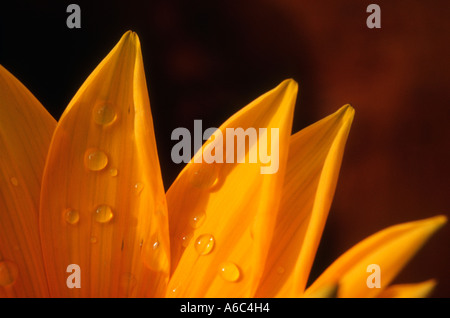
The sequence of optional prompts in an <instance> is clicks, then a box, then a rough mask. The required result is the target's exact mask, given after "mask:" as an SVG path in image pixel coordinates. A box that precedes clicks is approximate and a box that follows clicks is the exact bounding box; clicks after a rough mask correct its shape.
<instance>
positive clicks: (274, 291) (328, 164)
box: [257, 105, 354, 297]
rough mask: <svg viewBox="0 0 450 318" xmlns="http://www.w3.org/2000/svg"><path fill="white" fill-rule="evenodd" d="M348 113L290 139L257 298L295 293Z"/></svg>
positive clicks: (331, 185)
mask: <svg viewBox="0 0 450 318" xmlns="http://www.w3.org/2000/svg"><path fill="white" fill-rule="evenodd" d="M353 117H354V109H353V108H352V107H351V106H350V105H346V106H343V107H342V108H341V109H339V110H338V111H337V112H335V113H334V114H332V115H330V116H328V117H326V118H324V119H322V120H320V121H318V122H316V123H314V124H313V125H311V126H309V127H306V128H305V129H303V130H301V131H299V132H298V133H296V134H295V135H294V136H292V137H291V142H290V148H289V158H288V164H287V170H286V178H285V181H284V186H283V195H282V199H281V204H280V212H279V213H278V218H277V221H276V228H275V233H274V240H273V243H272V245H271V248H270V251H269V258H268V261H267V264H266V269H265V273H264V276H263V279H262V282H261V286H260V288H259V290H258V293H257V295H258V296H259V297H274V296H277V297H298V296H301V294H302V293H303V291H304V288H305V285H306V282H307V280H308V275H309V271H310V269H311V266H312V263H313V261H314V257H315V253H316V251H317V247H318V245H319V241H320V238H321V235H322V231H323V228H324V225H325V221H326V219H327V216H328V211H329V208H330V205H331V201H332V199H333V195H334V190H335V188H336V182H337V178H338V174H339V169H340V166H341V161H342V156H343V152H344V147H345V143H346V140H347V136H348V133H349V130H350V126H351V123H352V120H353Z"/></svg>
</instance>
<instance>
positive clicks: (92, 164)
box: [84, 149, 108, 171]
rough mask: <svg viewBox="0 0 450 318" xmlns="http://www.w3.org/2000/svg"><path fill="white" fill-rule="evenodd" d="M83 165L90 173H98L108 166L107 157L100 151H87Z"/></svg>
mask: <svg viewBox="0 0 450 318" xmlns="http://www.w3.org/2000/svg"><path fill="white" fill-rule="evenodd" d="M84 164H85V165H86V168H88V169H89V170H91V171H100V170H102V169H104V168H105V167H106V165H107V164H108V156H107V155H106V154H105V153H104V152H103V151H101V150H98V149H88V150H87V151H86V154H85V156H84Z"/></svg>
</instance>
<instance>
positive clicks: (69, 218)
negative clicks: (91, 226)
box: [64, 208, 80, 224]
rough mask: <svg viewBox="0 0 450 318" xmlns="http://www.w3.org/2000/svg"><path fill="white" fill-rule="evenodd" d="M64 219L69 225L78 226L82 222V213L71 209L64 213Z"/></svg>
mask: <svg viewBox="0 0 450 318" xmlns="http://www.w3.org/2000/svg"><path fill="white" fill-rule="evenodd" d="M64 218H65V219H66V222H67V223H69V224H77V223H78V221H79V220H80V213H78V211H77V210H74V209H71V208H69V209H66V210H65V211H64Z"/></svg>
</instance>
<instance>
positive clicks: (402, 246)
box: [306, 215, 447, 297]
mask: <svg viewBox="0 0 450 318" xmlns="http://www.w3.org/2000/svg"><path fill="white" fill-rule="evenodd" d="M446 222H447V218H446V217H445V216H443V215H440V216H435V217H432V218H428V219H425V220H419V221H414V222H408V223H403V224H399V225H395V226H391V227H389V228H387V229H384V230H382V231H380V232H378V233H376V234H374V235H372V236H370V237H368V238H366V239H365V240H363V241H361V242H360V243H358V244H356V245H355V246H354V247H352V248H351V249H350V250H348V251H347V252H345V253H344V254H343V255H342V256H340V257H339V258H338V259H337V260H336V261H335V262H333V264H331V265H330V266H329V267H328V268H327V269H326V270H325V271H324V272H323V273H322V275H320V276H319V278H317V280H316V281H315V282H314V283H313V284H312V285H311V286H310V287H309V288H308V289H307V290H306V294H309V293H313V292H314V291H316V290H317V289H318V288H321V287H322V286H324V285H327V284H331V283H338V284H339V290H338V297H376V296H378V295H379V294H380V293H381V292H382V291H383V290H384V289H385V288H387V287H388V286H389V284H390V282H391V281H392V280H393V279H394V278H395V277H396V275H397V274H398V273H399V272H400V270H401V269H402V268H403V267H404V266H405V265H406V264H407V263H408V262H409V260H410V259H411V258H412V257H413V256H414V255H415V254H416V253H417V252H418V250H419V249H420V248H421V247H422V246H423V245H424V244H425V242H426V241H427V240H428V239H429V238H430V236H431V235H432V234H433V233H435V232H436V231H437V230H438V229H439V228H441V227H442V226H443V225H444V224H445V223H446ZM371 264H376V265H378V266H379V269H380V272H379V274H380V278H381V279H380V281H381V286H380V288H369V286H368V284H367V279H368V277H369V276H370V275H371V274H372V273H371V272H367V268H368V266H369V265H371Z"/></svg>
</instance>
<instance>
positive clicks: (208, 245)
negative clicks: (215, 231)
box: [195, 234, 214, 255]
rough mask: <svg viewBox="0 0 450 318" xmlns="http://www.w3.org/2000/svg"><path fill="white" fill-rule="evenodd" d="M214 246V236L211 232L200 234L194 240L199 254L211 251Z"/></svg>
mask: <svg viewBox="0 0 450 318" xmlns="http://www.w3.org/2000/svg"><path fill="white" fill-rule="evenodd" d="M213 248H214V237H213V236H212V235H211V234H202V235H200V236H199V237H198V238H197V240H196V241H195V250H196V251H197V253H198V254H200V255H207V254H209V253H211V251H212V249H213Z"/></svg>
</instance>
